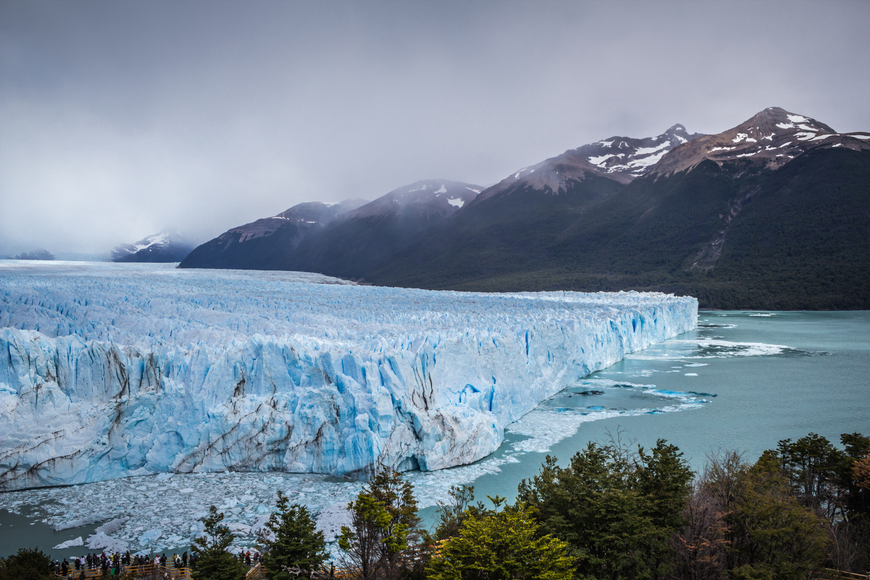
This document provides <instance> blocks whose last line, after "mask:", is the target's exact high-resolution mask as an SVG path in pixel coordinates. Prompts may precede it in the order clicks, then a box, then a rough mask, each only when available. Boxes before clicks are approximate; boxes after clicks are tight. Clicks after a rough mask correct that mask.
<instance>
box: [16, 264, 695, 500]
mask: <svg viewBox="0 0 870 580" xmlns="http://www.w3.org/2000/svg"><path fill="white" fill-rule="evenodd" d="M312 280H314V282H327V281H328V280H325V279H312V277H311V275H302V274H293V273H280V274H278V273H271V272H236V271H208V270H181V271H179V270H176V269H172V268H170V267H167V266H164V265H151V264H148V265H136V266H130V265H122V264H99V265H96V264H95V265H92V266H87V267H86V266H79V267H75V268H72V267H68V266H64V265H63V264H58V265H46V266H43V267H40V268H37V269H33V268H16V267H14V266H11V265H9V264H8V263H7V264H6V265H2V267H0V353H2V355H0V357H2V358H0V415H2V416H3V417H4V421H3V422H2V423H0V489H2V490H10V489H21V488H25V487H38V486H46V485H61V484H74V483H84V482H93V481H101V480H106V479H112V478H117V477H125V476H131V475H147V474H154V473H168V472H173V473H189V472H219V471H225V470H239V471H271V470H277V471H289V472H300V473H312V472H316V473H332V474H347V473H353V472H360V471H364V470H367V469H371V468H372V467H374V466H375V465H377V464H378V463H383V464H387V465H391V466H393V467H396V468H398V469H400V470H408V469H415V468H419V469H421V470H435V469H442V468H446V467H451V466H455V465H461V464H467V463H470V462H473V461H476V460H478V459H480V458H482V457H484V456H486V455H488V454H490V453H492V452H493V451H494V450H495V449H497V448H498V446H499V445H500V444H501V442H502V440H503V438H504V430H505V428H506V427H507V426H508V425H509V424H510V423H512V422H514V421H516V420H518V419H519V418H520V417H522V416H523V415H525V414H526V413H528V412H529V411H531V410H532V409H533V408H534V407H535V406H536V405H537V404H538V403H539V402H540V401H541V400H543V399H545V398H547V397H549V396H551V395H553V394H554V393H556V392H558V391H560V390H562V389H563V388H565V387H566V386H568V385H570V384H572V383H574V382H575V381H577V380H578V379H580V378H581V377H583V376H586V375H588V374H589V373H591V372H593V371H595V370H598V369H601V368H604V367H606V366H609V365H611V364H613V363H614V362H616V361H618V360H620V359H621V358H623V357H624V356H625V355H626V354H628V353H631V352H635V351H637V350H640V349H643V348H645V347H647V346H649V345H651V344H653V343H656V342H661V341H663V340H665V339H667V338H670V337H673V336H675V335H677V334H680V333H683V332H686V331H688V330H692V329H693V328H694V327H695V324H696V318H697V307H698V304H697V301H696V300H695V299H694V298H687V297H674V296H671V295H664V294H655V293H635V292H626V293H610V294H606V293H599V294H581V293H572V292H551V293H521V294H475V293H459V292H432V291H423V290H408V289H397V288H381V287H365V286H351V285H339V284H325V283H312Z"/></svg>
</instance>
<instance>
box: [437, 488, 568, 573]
mask: <svg viewBox="0 0 870 580" xmlns="http://www.w3.org/2000/svg"><path fill="white" fill-rule="evenodd" d="M493 503H494V504H495V509H494V510H493V511H491V512H485V513H478V514H477V515H473V516H470V517H466V518H465V519H464V520H463V522H462V524H461V525H460V529H459V534H458V535H457V536H454V537H451V538H450V539H448V540H447V541H446V542H445V544H444V546H443V547H442V548H441V553H440V554H439V555H437V556H436V557H434V558H432V560H430V562H429V563H428V565H427V567H426V572H427V577H428V578H431V579H432V580H472V579H474V580H511V579H522V580H533V579H542V580H543V579H546V580H563V579H564V580H568V579H570V578H572V577H573V561H572V559H571V558H570V557H569V556H568V544H567V543H565V542H563V541H561V540H558V539H556V538H553V537H552V536H550V535H544V536H542V537H537V536H538V529H539V526H538V524H537V522H535V520H534V518H533V517H532V514H531V510H530V509H529V508H528V507H527V506H526V505H524V504H518V505H516V506H514V507H507V508H505V509H504V510H502V511H498V508H499V506H500V504H501V498H497V499H495V500H493Z"/></svg>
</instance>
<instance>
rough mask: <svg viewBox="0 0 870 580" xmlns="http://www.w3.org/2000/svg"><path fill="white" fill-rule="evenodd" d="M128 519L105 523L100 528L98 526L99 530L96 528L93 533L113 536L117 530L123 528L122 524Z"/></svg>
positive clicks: (117, 519)
mask: <svg viewBox="0 0 870 580" xmlns="http://www.w3.org/2000/svg"><path fill="white" fill-rule="evenodd" d="M128 519H129V518H116V519H114V520H112V521H111V522H107V523H105V524H103V525H102V526H100V527H99V528H97V529H96V530H94V531H95V532H96V533H98V534H106V535H111V534H114V533H116V532H117V531H118V530H120V529H121V528H123V527H124V524H126V523H127V520H128Z"/></svg>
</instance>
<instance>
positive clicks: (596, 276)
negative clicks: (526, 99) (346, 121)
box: [180, 107, 870, 309]
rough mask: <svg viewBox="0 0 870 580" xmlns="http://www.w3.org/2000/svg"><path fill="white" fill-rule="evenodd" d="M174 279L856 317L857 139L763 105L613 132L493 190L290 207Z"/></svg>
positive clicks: (863, 171)
mask: <svg viewBox="0 0 870 580" xmlns="http://www.w3.org/2000/svg"><path fill="white" fill-rule="evenodd" d="M305 212H309V213H305ZM303 214H304V215H306V216H308V218H307V219H304V220H302V221H300V219H301V216H303ZM303 222H304V225H303ZM180 267H206V268H256V269H288V270H302V271H312V272H320V273H323V274H328V275H333V276H339V277H343V278H351V279H356V280H361V281H364V282H369V283H373V284H379V285H392V286H406V287H419V288H431V289H460V290H481V291H521V290H530V291H531V290H584V291H595V290H630V289H634V290H660V291H667V292H676V293H681V294H691V295H694V296H696V297H698V299H699V301H700V304H701V306H702V307H706V308H727V309H849V308H863V309H866V308H870V133H864V132H858V133H837V132H836V131H834V130H833V129H832V128H831V127H829V126H827V125H825V124H823V123H821V122H819V121H816V120H815V119H812V118H809V117H805V116H803V115H796V114H793V113H790V112H788V111H785V110H784V109H781V108H776V107H773V108H769V109H765V110H763V111H761V112H759V113H758V114H756V115H755V116H753V117H752V118H751V119H748V120H747V121H746V122H744V123H741V124H740V125H738V126H737V127H734V128H732V129H729V130H726V131H724V132H722V133H719V134H716V135H699V134H690V133H688V132H687V130H686V129H685V127H683V126H682V125H674V126H673V127H671V128H670V129H668V130H667V131H666V132H665V133H663V134H661V135H659V136H657V137H648V138H644V139H637V138H631V137H610V138H607V139H603V140H601V141H597V142H595V143H590V144H588V145H583V146H582V147H579V148H577V149H572V150H569V151H566V152H565V153H563V154H561V155H558V156H556V157H553V158H551V159H547V160H545V161H543V162H540V163H538V164H536V165H532V166H529V167H526V168H523V169H520V170H518V171H516V172H515V173H513V174H511V175H509V176H507V177H506V178H505V179H503V180H502V181H500V182H499V183H497V184H495V185H493V186H491V187H488V188H482V187H480V186H476V185H472V184H464V183H457V182H450V181H445V180H434V181H421V182H418V183H416V184H412V185H410V186H406V187H404V188H399V189H397V190H395V191H393V192H390V193H388V194H387V195H385V196H383V197H381V198H379V199H377V200H375V201H373V202H369V203H364V202H362V201H359V200H357V201H348V202H343V203H342V204H337V205H334V206H326V205H325V204H301V205H299V206H295V207H293V208H290V209H289V210H287V211H286V212H284V213H282V214H278V216H274V217H272V218H265V219H263V220H258V221H256V222H254V223H252V224H247V225H244V226H240V227H238V228H234V229H232V230H229V231H228V232H226V233H224V234H222V235H221V236H219V237H218V238H215V239H214V240H211V241H210V242H207V243H206V244H203V245H202V246H200V247H198V248H196V249H195V250H194V251H193V252H191V254H190V255H189V256H188V257H187V258H186V259H185V260H184V261H183V262H182V263H181V265H180Z"/></svg>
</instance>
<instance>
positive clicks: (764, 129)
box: [651, 107, 870, 175]
mask: <svg viewBox="0 0 870 580" xmlns="http://www.w3.org/2000/svg"><path fill="white" fill-rule="evenodd" d="M868 140H870V133H837V132H836V131H834V130H833V129H831V128H830V127H828V126H827V125H825V124H824V123H820V122H819V121H816V120H815V119H811V118H809V117H804V116H803V115H795V114H793V113H789V112H788V111H786V110H785V109H780V108H779V107H770V108H768V109H765V110H763V111H761V112H760V113H758V114H757V115H755V116H754V117H752V118H751V119H749V120H747V121H746V122H744V123H741V124H740V125H737V126H736V127H734V128H733V129H729V130H728V131H725V132H724V133H719V134H718V135H704V136H702V137H700V138H698V139H696V140H694V141H693V142H692V143H691V144H690V145H687V146H685V147H680V149H679V150H678V151H676V152H674V153H673V154H671V155H668V156H667V157H666V158H662V160H661V161H660V162H659V163H657V164H656V166H655V167H654V168H652V169H651V172H652V173H655V174H658V175H669V174H673V173H675V172H677V171H683V170H684V169H688V168H690V167H694V166H696V165H697V164H698V163H700V162H701V161H703V160H704V159H709V160H711V161H714V162H716V163H718V164H721V163H723V162H725V161H737V160H740V159H751V160H752V161H753V162H754V163H753V167H756V168H757V167H759V166H762V167H764V168H767V169H777V168H779V167H782V166H783V165H785V164H786V163H788V162H789V161H791V160H792V159H794V158H796V157H798V156H799V155H802V154H803V153H806V152H807V151H810V150H811V149H817V148H837V147H845V148H846V149H852V150H856V151H860V150H864V149H870V141H868Z"/></svg>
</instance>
